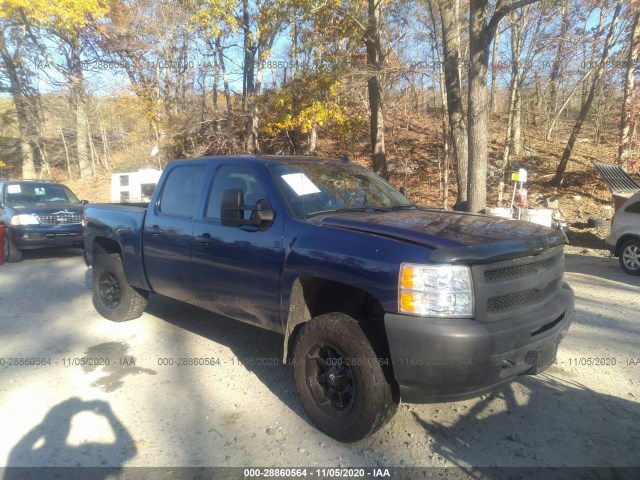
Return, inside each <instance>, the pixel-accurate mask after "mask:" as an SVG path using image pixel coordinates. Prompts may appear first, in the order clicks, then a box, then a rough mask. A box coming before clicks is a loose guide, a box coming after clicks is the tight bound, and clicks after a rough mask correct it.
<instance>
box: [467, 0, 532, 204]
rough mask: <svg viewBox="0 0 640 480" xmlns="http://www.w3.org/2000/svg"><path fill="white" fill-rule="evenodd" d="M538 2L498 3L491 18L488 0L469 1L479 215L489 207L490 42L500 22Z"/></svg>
mask: <svg viewBox="0 0 640 480" xmlns="http://www.w3.org/2000/svg"><path fill="white" fill-rule="evenodd" d="M536 1H537V0H517V1H512V2H502V1H498V3H497V4H496V8H495V11H494V12H493V15H491V16H489V1H488V0H471V1H470V21H469V55H470V58H469V105H468V108H467V118H468V121H467V123H468V127H469V179H468V184H467V192H468V202H469V203H468V210H469V211H471V212H479V211H481V210H483V209H484V208H485V207H486V205H487V160H488V150H487V146H488V138H487V137H488V118H489V105H488V104H489V102H488V100H489V92H488V89H487V71H488V68H489V54H490V50H491V48H490V47H491V42H492V40H493V38H494V36H495V33H496V29H497V28H498V24H499V23H500V20H502V19H503V18H504V17H505V16H506V15H509V14H510V13H511V12H513V11H514V10H516V9H517V8H520V7H523V6H525V5H530V4H532V3H535V2H536Z"/></svg>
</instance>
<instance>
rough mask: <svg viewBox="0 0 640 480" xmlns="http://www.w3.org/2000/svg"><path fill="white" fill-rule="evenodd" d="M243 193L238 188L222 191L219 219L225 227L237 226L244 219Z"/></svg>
mask: <svg viewBox="0 0 640 480" xmlns="http://www.w3.org/2000/svg"><path fill="white" fill-rule="evenodd" d="M243 207H244V193H242V190H240V189H239V188H231V189H229V190H225V191H223V192H222V204H221V206H220V220H221V221H222V225H224V226H225V227H239V226H240V225H242V221H243V220H244V208H243Z"/></svg>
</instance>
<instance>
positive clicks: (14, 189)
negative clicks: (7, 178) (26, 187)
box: [7, 185, 22, 193]
mask: <svg viewBox="0 0 640 480" xmlns="http://www.w3.org/2000/svg"><path fill="white" fill-rule="evenodd" d="M20 192H22V189H21V188H20V185H9V186H8V187H7V193H20Z"/></svg>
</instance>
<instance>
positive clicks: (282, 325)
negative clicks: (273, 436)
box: [83, 155, 574, 442]
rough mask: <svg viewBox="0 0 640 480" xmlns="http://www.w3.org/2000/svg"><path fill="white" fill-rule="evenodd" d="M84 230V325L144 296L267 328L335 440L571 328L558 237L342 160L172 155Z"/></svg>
mask: <svg viewBox="0 0 640 480" xmlns="http://www.w3.org/2000/svg"><path fill="white" fill-rule="evenodd" d="M83 222H84V250H85V259H86V261H87V264H88V265H90V266H92V267H93V303H94V306H95V308H96V310H97V311H98V312H99V313H100V314H102V315H103V316H104V317H106V318H108V319H111V320H114V321H125V320H131V319H134V318H137V317H139V316H141V315H142V314H143V312H144V310H145V307H146V305H147V300H148V297H149V293H150V292H154V293H158V294H161V295H165V296H168V297H171V298H174V299H176V300H180V301H182V302H185V303H189V304H193V305H197V306H200V307H202V308H205V309H208V310H210V311H212V312H216V313H218V314H222V315H225V316H227V317H231V318H234V319H236V320H240V321H242V322H246V323H250V324H252V325H255V326H258V327H261V328H265V329H268V330H272V331H275V332H279V333H281V334H282V335H283V336H284V341H283V344H282V349H283V354H282V361H283V363H288V364H292V365H293V375H294V379H295V384H296V388H297V391H298V395H299V397H300V401H301V403H302V406H303V408H304V409H305V411H306V412H307V414H308V416H309V418H310V419H311V420H312V421H313V423H315V424H316V425H317V426H318V428H319V429H320V430H322V431H323V432H325V433H326V434H327V435H330V436H331V437H333V438H336V439H338V440H340V441H343V442H354V441H357V440H360V439H362V438H364V437H366V436H367V435H369V434H371V433H373V432H374V431H376V430H377V429H379V428H380V427H381V426H382V425H384V424H385V423H386V422H387V420H389V419H390V418H391V417H392V416H393V414H394V412H395V411H396V409H397V406H398V403H399V401H400V399H402V400H403V401H405V402H410V403H421V402H442V401H453V400H462V399H465V398H470V397H474V396H478V395H480V394H482V393H483V392H486V391H488V390H491V389H493V388H495V387H496V386H498V385H500V384H503V383H505V382H509V381H511V380H513V379H515V378H517V377H518V376H520V375H535V374H538V373H540V372H542V371H543V370H545V369H546V368H547V367H549V366H550V365H551V364H553V362H554V359H555V357H556V352H557V349H558V345H559V344H560V341H561V340H562V339H563V337H564V336H565V335H566V333H567V331H568V329H569V326H570V324H571V321H572V318H573V310H574V294H573V291H572V290H571V288H570V287H569V286H568V285H567V284H566V282H564V255H563V243H564V237H563V235H562V232H559V231H557V230H554V229H551V228H548V227H544V226H542V225H537V224H534V223H530V222H521V221H517V220H507V219H502V218H496V217H488V216H485V215H476V214H468V213H460V212H450V211H446V210H441V209H435V208H426V207H422V206H419V205H416V204H414V203H412V202H410V201H409V200H408V199H407V198H406V197H405V196H404V195H402V194H401V193H400V192H398V191H397V190H396V189H394V188H393V187H392V186H391V185H389V184H388V183H386V182H385V181H384V180H383V179H381V178H380V177H378V176H377V175H375V174H374V173H373V172H372V171H370V170H368V169H366V168H364V167H362V166H360V165H357V164H354V163H351V162H348V161H336V160H328V159H320V158H310V157H287V156H261V155H257V156H252V155H241V156H232V157H207V158H197V159H192V160H183V161H175V162H171V163H170V164H169V165H167V167H166V168H165V170H164V172H163V174H162V177H161V179H160V181H159V183H158V186H157V188H156V190H155V192H154V194H153V198H152V199H151V203H150V204H149V206H148V208H144V207H136V206H126V205H108V204H107V205H97V204H90V205H88V206H87V208H86V209H85V216H84V218H83Z"/></svg>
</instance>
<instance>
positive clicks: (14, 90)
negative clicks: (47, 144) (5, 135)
mask: <svg viewBox="0 0 640 480" xmlns="http://www.w3.org/2000/svg"><path fill="white" fill-rule="evenodd" d="M0 25H2V32H1V33H0V58H1V59H2V65H3V69H4V71H5V74H6V76H7V77H8V79H9V87H8V88H7V91H8V93H10V94H11V97H12V98H13V104H14V106H15V109H16V117H17V120H18V136H19V145H20V153H21V156H22V177H23V178H35V177H36V165H35V160H34V152H33V146H32V141H31V139H32V131H31V130H32V128H31V127H32V125H33V120H34V118H33V116H32V115H31V113H30V108H29V105H28V102H29V98H28V97H27V96H25V94H24V93H25V90H26V89H27V88H28V86H27V85H25V82H26V81H27V78H28V77H25V75H24V74H23V73H22V71H21V69H22V61H21V59H22V52H21V50H22V48H23V46H24V42H25V38H24V36H22V37H20V36H19V35H20V34H19V32H18V37H17V39H16V40H14V41H16V42H17V43H16V45H15V47H14V49H13V52H12V51H10V45H9V41H10V40H9V39H7V38H6V37H5V35H7V34H9V35H10V34H11V33H12V32H14V30H15V29H12V28H11V27H10V26H9V25H8V22H7V21H6V20H2V23H1V24H0ZM19 30H20V29H18V31H19ZM14 33H15V32H14ZM14 38H15V36H14Z"/></svg>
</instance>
